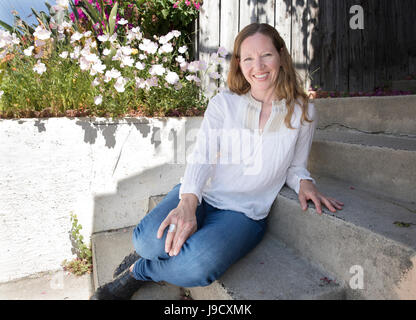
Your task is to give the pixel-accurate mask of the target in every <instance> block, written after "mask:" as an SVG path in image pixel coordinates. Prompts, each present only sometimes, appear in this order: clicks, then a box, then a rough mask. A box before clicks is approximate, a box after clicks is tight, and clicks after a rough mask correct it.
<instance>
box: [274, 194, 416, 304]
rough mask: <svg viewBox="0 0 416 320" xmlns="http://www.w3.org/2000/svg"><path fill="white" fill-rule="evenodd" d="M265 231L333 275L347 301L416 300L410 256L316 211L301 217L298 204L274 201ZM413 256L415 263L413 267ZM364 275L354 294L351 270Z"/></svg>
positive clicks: (395, 245) (415, 274)
mask: <svg viewBox="0 0 416 320" xmlns="http://www.w3.org/2000/svg"><path fill="white" fill-rule="evenodd" d="M269 232H271V233H272V234H273V235H275V236H276V237H277V238H279V239H280V240H282V241H283V242H285V243H287V244H290V246H291V247H292V248H293V249H295V250H296V251H297V252H298V253H299V254H301V255H303V256H305V257H306V258H308V259H310V260H311V261H313V262H314V263H316V264H318V265H320V267H321V268H323V269H325V270H327V271H328V272H329V273H332V274H334V275H336V277H337V279H336V280H337V281H339V282H342V283H344V285H345V287H346V289H347V292H346V294H347V299H362V298H363V297H365V298H366V299H406V298H411V299H416V287H415V283H416V282H415V279H416V278H415V277H416V261H415V260H416V259H415V256H414V251H412V250H411V249H408V248H407V247H404V246H401V245H399V244H398V243H396V242H394V241H391V240H388V239H386V238H383V237H381V236H379V235H377V234H375V233H373V232H371V231H368V230H365V229H363V228H360V227H357V226H354V225H352V224H350V223H347V222H345V221H342V220H341V219H339V218H336V217H332V216H330V215H328V214H324V215H323V216H319V215H318V214H317V213H316V211H315V210H314V209H308V210H307V211H306V212H303V211H302V210H301V209H300V206H299V203H298V201H294V200H291V199H288V198H286V197H283V196H281V195H279V196H278V198H277V201H276V202H275V203H274V205H273V207H272V210H271V213H270V218H269ZM412 255H413V262H412ZM355 265H358V266H361V267H362V270H363V289H353V288H351V286H350V281H352V283H354V279H355V278H354V276H357V275H358V273H357V271H356V270H355V271H354V270H352V271H351V273H350V270H351V267H353V266H355Z"/></svg>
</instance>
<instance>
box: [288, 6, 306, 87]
mask: <svg viewBox="0 0 416 320" xmlns="http://www.w3.org/2000/svg"><path fill="white" fill-rule="evenodd" d="M307 39H308V8H307V3H306V2H297V1H296V2H295V4H294V5H293V11H292V50H291V56H292V59H293V64H294V67H295V69H296V71H297V72H298V74H299V76H300V78H301V82H302V85H303V86H305V85H306V76H307V69H308V67H307V57H306V56H307Z"/></svg>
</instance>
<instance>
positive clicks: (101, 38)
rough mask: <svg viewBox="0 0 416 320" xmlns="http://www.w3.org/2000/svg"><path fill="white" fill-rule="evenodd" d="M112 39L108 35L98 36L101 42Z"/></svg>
mask: <svg viewBox="0 0 416 320" xmlns="http://www.w3.org/2000/svg"><path fill="white" fill-rule="evenodd" d="M109 39H110V36H109V35H108V34H102V35H100V36H98V40H99V41H101V42H106V41H108V40H109Z"/></svg>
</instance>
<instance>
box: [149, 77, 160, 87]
mask: <svg viewBox="0 0 416 320" xmlns="http://www.w3.org/2000/svg"><path fill="white" fill-rule="evenodd" d="M157 85H158V81H157V77H151V78H149V79H147V80H146V86H147V87H148V88H150V87H157Z"/></svg>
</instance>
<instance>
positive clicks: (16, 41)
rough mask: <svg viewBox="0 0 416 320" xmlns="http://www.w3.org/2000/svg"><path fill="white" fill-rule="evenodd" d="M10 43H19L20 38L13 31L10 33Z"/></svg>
mask: <svg viewBox="0 0 416 320" xmlns="http://www.w3.org/2000/svg"><path fill="white" fill-rule="evenodd" d="M12 43H13V44H19V43H20V39H19V38H18V37H17V36H16V34H15V33H13V34H12Z"/></svg>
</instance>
